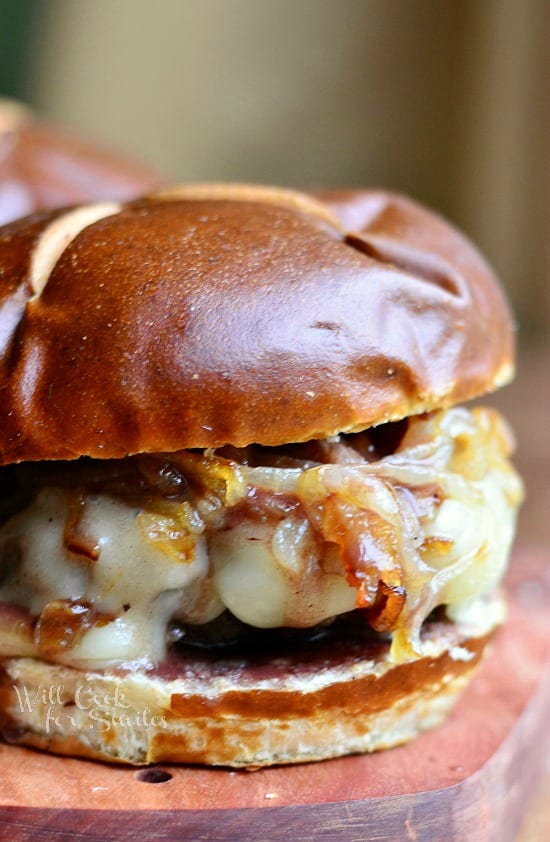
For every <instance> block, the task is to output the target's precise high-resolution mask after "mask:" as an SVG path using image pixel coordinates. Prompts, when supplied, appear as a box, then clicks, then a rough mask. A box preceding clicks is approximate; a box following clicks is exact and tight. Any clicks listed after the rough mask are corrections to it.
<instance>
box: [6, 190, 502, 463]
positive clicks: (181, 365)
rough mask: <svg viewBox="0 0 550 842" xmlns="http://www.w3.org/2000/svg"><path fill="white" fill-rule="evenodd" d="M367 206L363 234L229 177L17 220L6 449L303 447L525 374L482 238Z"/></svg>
mask: <svg viewBox="0 0 550 842" xmlns="http://www.w3.org/2000/svg"><path fill="white" fill-rule="evenodd" d="M361 201H362V212H361V215H360V217H359V219H358V220H356V221H357V222H358V225H357V228H356V229H355V230H351V231H350V230H346V228H345V227H344V226H343V225H342V224H341V223H340V221H339V219H338V217H337V215H336V214H335V213H333V211H332V210H331V207H330V202H329V203H326V202H324V203H322V202H320V201H317V200H315V199H312V198H308V197H306V196H304V195H302V194H297V193H292V192H290V191H277V190H273V189H267V188H260V187H247V186H236V187H232V186H228V185H224V186H215V185H214V186H211V185H210V186H205V187H200V186H195V187H188V188H182V189H178V190H173V191H166V192H164V193H161V194H157V195H156V196H152V197H150V198H148V199H145V200H141V201H137V202H134V203H130V204H127V205H124V206H120V205H117V204H114V203H108V204H105V205H96V206H90V207H88V208H86V207H84V208H78V209H75V210H63V211H50V212H48V213H42V214H40V215H37V216H34V217H31V218H29V219H26V220H23V221H21V222H15V223H12V224H11V225H9V226H7V227H5V228H4V229H3V231H2V233H1V234H0V266H3V267H5V268H4V275H3V284H2V288H1V291H0V296H1V297H0V307H1V308H2V311H3V312H4V313H5V314H6V316H5V318H4V320H3V323H2V345H1V350H2V357H3V360H4V364H3V367H2V370H1V371H0V390H1V393H2V402H1V406H0V454H1V457H0V458H1V461H2V462H4V463H9V462H16V461H22V460H36V459H75V458H77V457H79V456H82V455H88V456H92V457H97V458H112V457H122V456H125V455H127V454H130V453H144V452H163V451H176V450H179V449H182V448H209V447H217V446H221V445H224V444H228V443H229V444H232V445H235V446H238V447H241V446H245V445H247V444H249V443H251V442H256V443H259V444H262V445H280V444H283V443H287V442H301V441H306V440H309V439H319V438H326V437H328V436H332V435H334V434H336V433H338V432H349V431H354V430H361V429H363V428H365V427H370V426H372V425H376V424H380V423H382V422H386V421H391V420H397V419H400V418H404V417H407V416H410V415H415V414H418V413H422V412H426V411H430V410H434V409H438V408H441V407H447V406H450V405H453V404H456V403H458V402H459V401H464V400H466V399H469V398H473V397H476V396H478V395H481V394H484V393H485V392H488V391H490V390H492V389H495V388H497V387H498V386H501V385H502V384H503V383H505V382H507V381H508V380H509V379H510V378H511V376H512V373H513V330H512V322H511V318H510V314H509V310H508V308H507V306H506V303H505V301H504V298H503V295H502V293H501V292H500V290H499V288H498V286H497V284H496V282H495V280H494V278H493V275H492V273H491V271H490V270H489V268H488V267H487V265H486V263H485V262H484V261H483V260H482V258H481V257H480V256H479V254H478V253H477V251H476V250H475V249H474V248H473V247H472V246H471V245H470V244H469V243H468V242H467V241H466V240H465V239H464V238H463V237H462V236H461V235H460V234H459V233H457V232H456V231H455V230H454V229H453V228H452V227H451V226H449V225H448V224H447V223H445V222H443V221H442V220H441V219H439V218H438V217H437V216H435V215H434V214H433V213H430V212H428V211H426V210H424V209H423V208H421V207H420V206H419V205H417V204H415V203H414V202H412V201H409V200H407V199H404V198H401V197H400V196H396V195H392V194H389V193H383V192H378V191H374V192H365V193H363V194H362V196H361ZM8 267H9V268H8ZM30 384H32V388H29V386H30ZM76 395H77V396H78V400H77V401H75V396H76Z"/></svg>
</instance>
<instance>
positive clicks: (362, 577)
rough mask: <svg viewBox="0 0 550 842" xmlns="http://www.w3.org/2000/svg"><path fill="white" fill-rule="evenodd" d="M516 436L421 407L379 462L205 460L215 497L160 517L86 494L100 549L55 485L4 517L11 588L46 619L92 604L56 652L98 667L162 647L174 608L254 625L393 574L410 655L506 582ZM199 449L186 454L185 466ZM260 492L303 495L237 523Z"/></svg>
mask: <svg viewBox="0 0 550 842" xmlns="http://www.w3.org/2000/svg"><path fill="white" fill-rule="evenodd" d="M345 446H346V445H345V440H344V439H342V447H343V448H344V447H345ZM509 449H510V442H509V439H508V434H507V432H506V428H505V426H504V425H503V422H501V420H499V418H498V416H497V415H496V413H492V412H490V411H487V410H474V411H472V412H468V411H467V410H464V409H453V410H449V411H447V412H440V413H435V414H433V415H431V416H427V417H420V418H417V419H411V421H410V424H409V430H408V432H407V435H406V436H405V439H404V440H403V442H402V443H401V445H400V447H399V448H398V450H397V451H396V452H395V453H394V454H392V455H391V456H387V457H385V458H383V459H380V460H378V461H376V462H367V461H366V460H365V459H363V458H361V457H360V456H359V455H358V454H357V453H355V451H353V453H354V454H355V455H354V456H353V458H352V455H353V454H352V451H351V449H350V453H348V454H347V455H346V458H345V459H344V460H343V462H342V463H341V464H327V465H315V466H307V467H306V468H261V467H260V468H249V467H248V466H242V465H236V464H235V463H232V462H230V461H228V460H221V459H217V458H216V457H214V456H212V457H208V459H209V461H208V460H207V461H206V462H205V457H200V458H201V462H200V466H199V469H200V472H201V473H200V478H201V482H203V483H206V484H208V482H210V481H211V482H212V489H216V493H217V494H218V497H216V494H214V492H213V491H212V492H208V493H207V494H206V496H204V494H203V495H202V496H198V497H197V498H196V499H195V498H194V497H193V494H192V493H191V492H190V498H189V500H188V501H186V502H184V503H182V504H174V505H173V506H172V509H170V511H169V513H168V514H166V513H163V514H162V515H161V514H158V513H155V512H152V511H149V510H143V509H141V508H139V507H136V506H131V505H129V504H128V503H126V502H124V501H123V500H122V499H118V498H115V497H113V496H109V495H107V494H105V495H98V494H95V495H89V496H88V497H86V501H85V505H84V507H83V509H82V512H81V514H80V519H79V526H78V529H79V532H81V533H82V534H83V535H85V536H86V537H87V538H89V540H90V541H91V544H92V545H93V546H94V548H95V551H94V553H93V554H92V555H91V556H90V555H88V557H86V556H85V555H82V554H80V555H79V554H75V550H74V547H73V548H71V545H70V544H69V545H67V541H66V527H67V523H68V522H69V521H70V518H71V495H70V493H69V492H68V491H66V490H62V489H60V488H45V489H43V490H42V491H40V492H39V493H38V495H37V496H36V498H35V499H34V501H33V502H32V503H31V504H30V505H29V506H28V508H27V509H25V510H24V511H21V512H19V513H18V514H17V515H15V516H14V517H12V518H11V519H10V520H9V521H8V522H7V523H5V524H4V526H3V527H2V529H1V530H0V558H1V559H2V561H3V564H4V567H5V570H4V575H3V581H2V585H1V587H0V601H3V602H5V603H9V604H11V605H16V606H20V607H21V608H24V609H27V610H28V611H29V612H30V614H32V615H33V616H35V617H40V616H41V615H42V616H46V615H47V614H48V611H50V613H51V607H52V606H56V605H57V604H58V603H57V602H56V601H60V600H61V601H66V603H67V604H69V605H73V604H76V605H77V607H78V605H80V604H82V605H86V606H92V608H93V611H94V612H95V614H94V615H93V617H95V619H94V621H93V622H91V623H89V624H88V625H87V626H82V628H81V629H80V630H79V631H78V633H77V634H75V636H74V639H73V638H72V639H71V643H70V645H66V646H65V648H63V649H61V648H59V650H58V651H57V654H55V655H53V656H52V655H51V653H50V655H49V657H50V658H52V659H54V660H59V661H61V662H63V663H71V664H75V665H77V666H91V667H97V668H100V667H104V666H108V665H113V664H120V663H125V662H138V663H148V662H154V661H158V660H159V659H161V658H162V657H163V656H164V654H165V649H166V639H167V627H168V624H169V622H170V620H172V619H178V620H182V621H184V622H191V623H205V622H208V621H209V620H211V619H213V618H214V617H216V616H217V615H218V614H219V613H221V612H222V611H223V610H224V608H226V607H227V608H229V609H230V610H231V611H232V613H233V614H234V615H235V616H237V617H238V618H240V619H241V620H243V621H244V622H246V623H249V624H250V625H253V626H257V627H262V628H270V627H276V626H281V625H285V626H293V627H307V626H312V625H315V624H317V623H320V622H322V621H324V620H328V619H330V618H332V617H334V616H337V615H338V614H342V613H346V612H348V611H351V610H353V609H354V608H355V607H356V606H357V605H359V606H364V607H367V608H369V607H372V606H375V605H377V604H378V603H376V599H377V593H378V591H377V587H378V586H379V583H380V581H383V582H385V583H386V585H387V586H388V588H389V589H390V590H389V591H388V590H387V589H386V591H385V593H388V592H391V593H393V592H392V591H391V589H392V588H393V589H397V590H396V591H395V592H396V593H397V592H398V591H399V592H400V593H403V591H404V592H405V594H406V598H405V599H404V600H403V598H402V597H401V602H399V603H398V606H399V611H398V614H399V616H398V619H397V620H396V621H394V620H392V622H393V625H392V627H391V629H392V631H393V633H394V649H393V654H394V657H395V658H396V659H403V658H406V657H408V656H409V655H410V654H411V651H417V650H418V645H419V631H420V626H421V624H422V622H423V620H424V619H425V617H426V616H427V615H428V614H429V612H430V611H431V610H432V608H433V607H435V606H436V605H440V604H445V605H447V606H448V613H449V615H450V616H451V617H453V618H457V617H460V616H468V612H470V613H471V612H472V610H473V609H472V606H475V604H476V600H478V599H479V597H480V596H482V595H483V594H486V593H489V592H491V591H492V590H494V589H495V587H496V586H497V585H498V583H499V581H500V579H501V577H502V575H503V572H504V569H505V566H506V561H507V557H508V553H509V549H510V545H511V542H512V538H513V534H514V524H515V514H516V509H517V506H518V504H519V502H520V500H521V496H522V489H521V482H520V480H519V478H518V477H517V475H516V474H515V472H514V471H513V468H512V467H511V465H510V463H509V461H508V459H507V454H508V451H509ZM182 458H183V457H182ZM194 458H195V457H194V456H193V454H186V455H185V465H186V471H188V472H189V471H192V470H193V459H194ZM197 458H198V457H197ZM205 465H206V468H207V469H205ZM233 474H234V476H235V483H234V486H233V487H232V486H231V482H232V476H233ZM220 489H222V490H223V494H221V492H220ZM258 489H260V490H261V491H262V493H263V494H267V495H277V494H280V495H289V494H290V495H292V496H293V499H294V501H295V505H294V508H293V509H292V510H291V511H290V512H287V513H283V514H280V515H278V516H276V517H265V518H261V517H260V518H258V517H252V516H251V515H246V514H244V515H243V516H242V517H240V518H233V520H232V521H231V522H228V523H227V524H226V523H225V520H224V518H225V515H226V514H227V512H229V511H231V510H232V508H233V507H234V506H236V505H237V504H239V503H240V502H242V501H243V500H245V499H246V495H247V494H249V493H250V492H251V491H254V490H258ZM220 494H221V496H219V495H220ZM216 501H217V502H216ZM165 508H166V507H165ZM244 511H245V513H246V511H247V510H246V509H244ZM76 614H77V616H80V615H79V614H78V611H77V612H76ZM83 616H87V617H90V616H92V615H91V614H90V613H89V612H88V614H84V615H83ZM39 625H40V623H39ZM44 628H46V626H44ZM10 645H11V644H10ZM28 647H29V642H28V639H26V640H25V643H24V647H23V642H22V644H21V653H23V650H24V653H25V654H28ZM36 647H37V649H36V653H37V654H38V655H39V656H41V655H43V654H44V653H43V652H42V653H41V650H40V641H39V640H37V642H36ZM15 650H17V646H16V645H15V644H14V651H13V652H11V653H6V654H13V655H17V654H21V653H19V652H18V651H15Z"/></svg>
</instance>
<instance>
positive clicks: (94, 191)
mask: <svg viewBox="0 0 550 842" xmlns="http://www.w3.org/2000/svg"><path fill="white" fill-rule="evenodd" d="M158 183H159V178H158V176H157V175H156V174H155V173H154V172H153V171H152V170H150V169H148V168H147V167H144V166H141V165H140V164H137V163H134V162H132V161H129V160H127V159H126V158H124V157H123V156H121V155H117V154H112V153H110V152H106V151H104V150H103V149H101V148H98V147H96V146H94V145H92V144H90V143H88V142H84V141H82V140H81V139H79V138H76V137H73V136H72V135H70V134H68V133H67V132H65V131H63V130H60V129H58V128H55V127H53V126H50V125H48V124H47V123H44V122H43V121H42V120H39V119H37V117H36V116H35V115H34V113H33V112H32V111H31V110H30V109H29V108H26V107H25V106H23V105H21V104H20V103H18V102H15V101H14V100H9V99H2V98H0V224H4V223H6V222H10V221H11V220H12V219H16V218H17V217H20V216H25V215H26V214H29V213H31V212H33V211H36V210H40V209H41V208H53V207H60V206H63V205H69V204H74V203H76V202H94V201H99V200H102V199H105V198H109V199H119V200H127V199H132V198H134V197H135V196H137V195H139V194H140V193H143V192H145V191H146V190H151V189H153V187H156V186H157V185H158Z"/></svg>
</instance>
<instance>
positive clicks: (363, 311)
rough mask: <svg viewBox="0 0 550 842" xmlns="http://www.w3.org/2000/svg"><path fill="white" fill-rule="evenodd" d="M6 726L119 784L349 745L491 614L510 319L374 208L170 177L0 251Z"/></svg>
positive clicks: (432, 687) (510, 508) (448, 233)
mask: <svg viewBox="0 0 550 842" xmlns="http://www.w3.org/2000/svg"><path fill="white" fill-rule="evenodd" d="M0 281H1V301H0V307H1V312H2V321H1V337H2V346H1V347H2V357H1V371H0V419H1V423H0V454H1V463H2V468H1V469H0V481H1V484H2V515H1V525H0V559H1V564H0V569H1V578H0V654H1V657H2V671H1V676H2V677H1V682H0V687H1V694H0V700H1V701H0V711H1V723H0V728H1V732H2V734H3V738H4V739H5V740H7V741H9V742H11V743H15V744H23V745H28V746H34V747H37V748H40V749H45V750H48V751H52V752H57V753H62V754H70V755H80V756H85V757H92V758H101V759H104V760H109V761H117V762H124V763H132V764H146V763H152V762H159V761H163V762H170V761H174V762H184V763H201V764H209V765H222V766H234V767H248V768H250V767H253V768H254V767H258V766H265V765H270V764H280V763H294V762H302V761H313V760H320V759H324V758H330V757H335V756H338V755H344V754H351V753H361V752H370V751H374V750H378V749H382V748H386V747H390V746H394V745H396V744H398V743H402V742H404V741H406V740H409V739H410V738H412V737H414V736H415V735H417V734H418V733H419V732H421V731H423V730H425V729H428V728H431V727H433V726H435V725H437V724H439V723H440V722H441V721H442V720H443V719H444V717H445V715H446V714H447V712H448V711H449V709H450V708H451V706H452V704H453V702H454V701H455V699H456V698H457V696H458V694H459V693H460V691H461V690H462V689H463V687H464V686H465V685H466V684H467V682H468V681H469V680H470V678H471V676H472V674H473V673H474V671H475V668H476V665H477V664H478V662H479V660H480V658H481V656H482V653H483V651H484V648H485V647H486V644H487V642H488V641H489V640H490V638H491V635H492V634H493V632H494V631H495V629H496V628H498V626H499V624H501V623H502V621H503V619H504V615H505V603H504V600H503V596H502V592H501V587H500V582H501V579H502V576H503V573H504V570H505V567H506V564H507V559H508V555H509V550H510V545H511V543H512V539H513V534H514V522H515V515H516V510H517V507H518V505H519V503H520V500H521V496H522V487H521V482H520V479H519V478H518V476H517V475H516V473H515V471H514V469H513V467H512V466H511V464H510V461H509V455H510V452H511V450H512V445H513V443H512V436H511V433H510V431H509V429H508V427H507V425H506V423H505V421H504V420H503V419H502V418H501V417H499V415H498V414H497V413H496V412H495V411H493V410H491V409H488V408H483V407H481V406H479V405H476V406H475V407H473V408H467V407H465V406H463V405H462V404H463V403H464V402H467V401H469V400H470V399H473V398H476V397H478V396H480V395H483V394H485V393H487V392H490V391H492V390H494V389H496V388H497V387H499V386H502V385H503V384H505V383H506V382H508V381H509V380H510V379H511V377H512V374H513V353H514V349H513V344H514V343H513V333H514V331H513V323H512V320H511V316H510V312H509V310H508V307H507V305H506V302H505V299H504V297H503V294H502V292H501V291H500V289H499V287H498V284H497V282H496V280H495V278H494V276H493V274H492V273H491V271H490V269H489V268H488V266H487V264H486V263H485V262H484V260H483V259H482V257H481V256H480V255H479V254H478V252H477V251H476V250H475V249H474V247H473V246H472V245H470V244H469V243H468V242H467V240H465V239H464V238H463V236H462V235H461V234H459V233H458V232H457V231H455V230H454V229H453V228H452V227H451V226H450V225H449V224H447V223H446V222H445V221H443V220H442V219H440V218H439V217H438V216H436V215H435V214H433V213H432V212H430V211H428V210H425V209H424V208H422V207H421V206H419V205H418V204H416V203H414V202H412V201H410V200H409V199H406V198H404V197H401V196H399V195H393V194H391V193H387V192H382V191H358V192H344V193H341V192H336V193H324V194H319V195H317V196H314V195H305V194H302V193H298V192H292V191H287V190H279V189H276V188H268V187H260V186H246V185H240V186H239V185H190V186H186V187H180V188H173V189H168V190H165V191H164V192H160V193H157V194H155V195H151V196H148V197H146V198H143V199H140V200H137V201H133V202H130V203H127V204H125V205H120V204H116V203H108V204H105V203H102V204H99V205H98V204H95V205H87V206H80V207H75V208H70V209H64V210H56V211H48V212H42V213H38V214H35V215H33V216H30V217H28V218H26V219H23V220H20V221H17V222H14V223H11V224H10V225H7V226H5V227H4V228H3V229H1V230H0Z"/></svg>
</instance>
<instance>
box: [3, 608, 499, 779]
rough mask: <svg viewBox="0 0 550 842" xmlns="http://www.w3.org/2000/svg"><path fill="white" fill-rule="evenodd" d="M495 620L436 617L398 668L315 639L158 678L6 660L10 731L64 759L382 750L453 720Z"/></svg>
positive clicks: (290, 759)
mask: <svg viewBox="0 0 550 842" xmlns="http://www.w3.org/2000/svg"><path fill="white" fill-rule="evenodd" d="M495 620H496V622H497V623H498V622H500V621H501V620H502V605H501V604H500V603H498V602H497V603H495V604H494V605H493V606H492V609H491V606H489V607H488V617H487V618H486V619H485V621H484V623H483V626H481V625H479V626H478V627H477V628H472V627H460V626H459V625H456V624H453V623H448V622H428V623H426V624H425V626H424V629H423V645H424V647H425V649H426V653H425V655H424V656H423V657H419V658H418V659H417V660H414V661H410V662H408V663H406V664H400V665H398V666H396V665H394V664H392V663H391V662H390V661H389V659H388V648H389V646H388V644H387V643H386V644H385V643H383V642H378V643H374V642H373V643H371V644H367V643H365V644H358V643H355V644H354V643H344V642H342V643H341V644H340V645H337V646H333V647H323V646H321V647H320V648H315V647H311V646H310V647H309V648H307V649H306V651H305V653H304V652H303V653H301V655H299V654H296V653H293V654H292V655H288V656H286V657H278V658H277V659H275V660H270V659H269V658H268V657H266V658H265V659H263V660H262V659H261V658H260V659H259V660H258V659H257V658H256V659H255V660H253V659H248V660H247V659H243V658H242V657H239V658H235V659H233V660H231V659H224V658H223V657H222V658H217V659H215V660H214V661H206V659H205V658H204V657H203V658H202V659H201V658H198V659H195V660H194V661H189V660H186V661H183V662H176V663H175V664H172V665H170V664H169V665H165V668H164V670H163V671H161V672H160V674H158V673H143V672H141V673H140V672H136V673H127V674H123V673H120V672H119V673H108V672H106V673H94V672H81V671H79V670H76V669H72V668H70V667H63V666H57V665H53V664H47V663H44V662H42V661H36V660H34V659H31V658H17V659H8V660H5V661H4V662H3V665H2V672H1V674H0V734H1V736H2V738H3V739H4V740H6V741H7V742H11V743H16V744H19V745H30V746H34V747H36V748H40V749H43V750H46V751H50V752H55V753H58V754H69V755H76V756H84V757H92V758H94V759H100V760H109V761H114V762H121V763H132V764H145V763H158V762H178V763H202V764H208V765H215V766H216V765H217V766H233V767H257V766H269V765H273V764H280V763H296V762H302V763H303V762H307V761H315V760H323V759H327V758H330V757H338V756H341V755H345V754H353V753H363V752H371V751H377V750H379V749H383V748H390V747H391V746H394V745H398V744H400V743H404V742H406V741H407V740H410V739H411V738H413V737H415V736H416V735H417V734H419V733H420V732H422V731H425V730H427V729H429V728H433V727H435V726H437V725H439V724H440V723H441V722H442V721H443V720H444V719H445V717H446V715H447V714H448V712H449V709H450V708H451V707H452V705H453V704H454V702H455V701H456V699H457V696H458V695H459V694H460V692H461V691H462V690H463V689H464V687H465V685H466V684H468V682H469V680H470V679H471V677H472V674H473V672H474V671H475V669H476V667H477V665H478V663H479V659H480V657H481V655H482V653H483V651H484V647H485V645H486V643H487V640H488V638H489V636H490V634H491V631H492V630H493V628H494V624H495ZM43 688H54V691H53V696H52V697H48V696H46V697H44V696H42V695H41V694H43V692H44V689H43ZM57 688H59V689H57ZM27 698H30V699H35V700H36V702H35V703H34V704H32V705H29V704H25V699H27Z"/></svg>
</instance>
